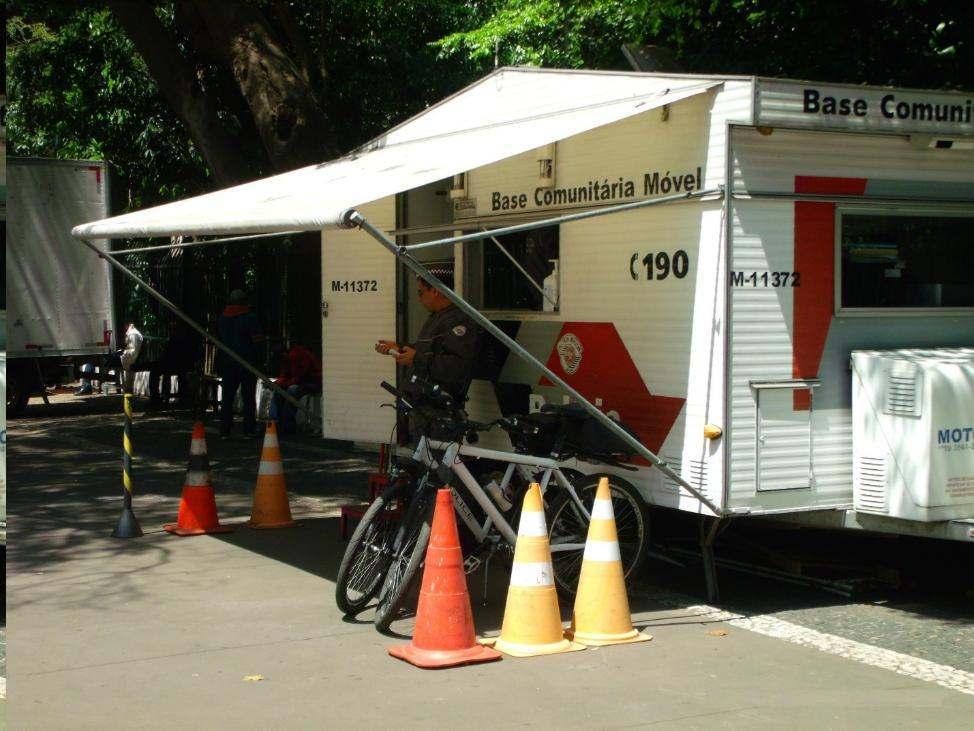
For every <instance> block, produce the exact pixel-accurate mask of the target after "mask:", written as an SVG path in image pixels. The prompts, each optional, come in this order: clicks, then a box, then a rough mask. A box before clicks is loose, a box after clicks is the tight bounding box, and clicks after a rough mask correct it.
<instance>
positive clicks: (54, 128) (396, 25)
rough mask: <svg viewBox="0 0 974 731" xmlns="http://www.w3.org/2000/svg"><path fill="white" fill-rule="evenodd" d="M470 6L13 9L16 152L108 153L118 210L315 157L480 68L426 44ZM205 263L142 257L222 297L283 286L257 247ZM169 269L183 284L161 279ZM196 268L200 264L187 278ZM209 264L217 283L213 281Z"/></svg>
mask: <svg viewBox="0 0 974 731" xmlns="http://www.w3.org/2000/svg"><path fill="white" fill-rule="evenodd" d="M467 12H468V11H467V10H466V9H465V8H464V7H463V6H459V7H458V6H456V5H455V4H454V3H452V2H446V1H440V2H420V1H419V0H410V1H407V2H398V3H387V2H382V1H381V0H359V1H358V2H350V1H347V0H346V1H342V0H338V1H337V2H333V3H321V2H313V1H312V0H292V1H288V0H221V2H212V1H208V0H178V1H177V2H168V3H162V2H159V3H151V2H145V3H141V2H140V3H135V2H124V1H123V0H104V1H103V2H83V3H78V4H51V3H38V2H30V1H29V0H14V1H13V2H12V3H10V14H11V16H12V17H11V20H10V23H8V28H7V38H8V51H7V60H8V66H9V68H10V74H11V89H10V97H11V104H10V115H9V116H10V119H9V128H8V132H9V146H10V151H11V154H19V155H41V156H51V157H61V158H66V157H74V158H82V157H91V158H99V159H106V160H108V161H109V162H110V165H111V173H112V181H113V190H114V191H115V193H116V196H115V201H114V205H113V210H115V211H116V212H121V211H123V210H126V209H132V208H142V207H146V206H149V205H153V204H156V203H161V202H164V201H167V200H171V199H173V198H176V197H183V196H186V195H192V194H196V193H200V192H205V191H206V190H210V189H213V188H218V187H225V186H227V185H231V184H234V183H237V182H241V181H244V180H248V179H252V178H256V177H260V176H263V175H268V174H272V173H276V172H282V171H285V170H289V169H292V168H295V167H299V166H303V165H308V164H313V163H318V162H321V161H323V160H326V159H329V158H332V157H336V156H338V155H339V154H341V153H343V152H345V151H348V150H350V149H352V148H354V147H356V146H357V145H359V144H361V143H362V142H364V141H366V140H367V139H370V138H371V137H373V136H375V135H376V134H378V133H380V132H381V131H383V130H385V129H386V128H388V127H389V126H391V125H393V124H395V123H397V122H399V121H401V120H402V119H404V118H406V117H408V116H410V115H411V114H413V113H415V112H418V111H420V110H421V109H422V108H423V107H424V106H426V105H428V104H429V103H431V102H433V101H437V100H439V99H440V98H442V97H443V96H446V95H447V94H449V93H452V92H453V91H455V90H456V89H457V88H459V87H460V86H463V85H464V84H465V83H467V82H468V81H469V80H470V79H471V78H472V77H473V76H475V75H476V74H477V67H476V64H473V63H469V62H466V61H464V60H462V59H460V60H458V59H441V58H439V57H438V49H436V48H434V47H432V46H431V45H430V42H431V41H433V40H436V39H438V38H440V37H442V36H443V35H444V34H445V33H447V32H448V31H449V30H452V29H454V28H455V27H457V26H458V25H459V24H460V23H461V21H462V20H463V19H464V18H465V17H466V14H467ZM297 248H303V250H304V252H305V253H304V254H302V256H306V257H308V258H309V260H307V261H306V262H304V263H302V264H301V265H300V268H301V269H316V268H317V261H316V259H315V261H311V260H310V259H311V258H314V257H315V256H316V255H315V253H314V252H315V251H316V246H315V245H314V243H313V242H308V243H306V244H304V245H299V246H298V247H297ZM291 251H292V252H293V248H292V250H291ZM202 257H203V254H202V253H201V252H188V255H187V256H186V257H183V258H181V259H178V261H177V258H178V257H176V256H172V257H169V259H168V260H167V261H162V262H160V261H159V257H158V255H157V256H155V257H153V258H151V259H145V260H142V261H137V262H136V263H137V264H138V265H139V266H140V267H141V268H140V272H141V273H143V274H146V275H147V276H150V275H152V274H153V272H157V273H158V278H159V279H158V281H162V280H163V279H165V280H166V281H170V282H171V283H172V286H174V287H180V288H183V285H182V283H183V282H185V281H187V280H192V281H200V280H201V279H202V277H203V276H204V275H205V277H206V278H207V279H206V281H207V282H209V283H210V284H211V286H214V287H216V288H217V289H223V290H225V289H226V288H227V287H230V286H241V285H244V284H247V283H253V282H256V281H263V280H266V281H270V280H272V279H275V278H277V280H276V282H275V284H276V287H277V289H278V290H279V291H280V290H281V289H282V288H284V287H285V286H286V285H285V280H282V279H280V278H279V275H280V273H281V271H282V269H281V267H280V266H279V262H277V261H274V260H273V255H271V254H268V253H267V249H266V247H244V248H242V249H234V250H233V251H232V252H227V251H218V250H214V249H211V250H209V251H207V252H206V255H205V257H206V258H205V259H203V258H202ZM288 257H292V254H288ZM176 264H178V267H177V269H178V271H179V272H180V274H179V275H178V276H172V274H171V273H170V274H165V272H171V270H172V267H173V266H175V265H176ZM163 265H165V266H163ZM170 265H172V266H170ZM193 267H196V268H197V269H198V268H205V269H206V270H207V271H205V272H203V273H199V272H197V274H198V276H197V277H196V278H194V277H192V276H190V274H191V273H192V272H191V271H190V270H191V269H192V268H193ZM219 268H224V269H225V270H226V272H225V276H224V277H223V279H222V280H221V281H214V279H213V277H212V270H213V269H219ZM284 271H286V267H285V268H284ZM151 278H152V276H150V279H151ZM153 281H157V280H153ZM183 289H184V290H185V291H188V292H193V291H194V288H193V287H185V288H183ZM296 289H298V290H299V292H298V294H299V295H300V297H301V299H300V301H297V302H292V303H290V306H291V308H292V310H293V311H294V312H304V313H311V314H316V313H317V312H318V296H317V294H316V293H315V292H314V290H313V289H311V288H307V287H303V288H296ZM224 294H225V292H217V293H213V294H212V297H214V298H216V299H217V300H219V298H221V297H222V296H223V295H224ZM297 296H298V295H295V297H297ZM138 299H140V298H138V297H135V296H133V297H130V298H129V301H130V306H132V307H135V306H136V305H137V304H138V303H137V300H138ZM280 299H281V298H280V297H277V298H273V299H272V300H271V301H270V302H268V309H272V307H273V308H280ZM198 307H199V308H201V309H203V310H205V309H207V308H212V302H210V303H201V304H199V305H198ZM292 314H293V313H292ZM146 317H148V315H146V314H143V315H142V316H141V317H140V321H144V319H145V318H146ZM280 317H281V318H282V320H283V321H286V320H287V319H288V316H287V313H284V312H281V313H280ZM309 317H310V315H309ZM282 327H283V326H282ZM303 329H304V330H306V331H309V332H310V331H313V330H314V329H315V328H312V327H310V326H308V327H305V328H303Z"/></svg>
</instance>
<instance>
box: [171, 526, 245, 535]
mask: <svg viewBox="0 0 974 731" xmlns="http://www.w3.org/2000/svg"><path fill="white" fill-rule="evenodd" d="M162 529H163V530H164V531H166V533H172V534H174V535H177V536H202V535H206V534H207V533H231V532H232V531H233V528H231V527H230V526H228V525H216V526H214V527H212V528H181V527H180V526H179V524H178V523H166V524H165V525H164V526H162Z"/></svg>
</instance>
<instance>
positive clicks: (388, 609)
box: [373, 485, 436, 632]
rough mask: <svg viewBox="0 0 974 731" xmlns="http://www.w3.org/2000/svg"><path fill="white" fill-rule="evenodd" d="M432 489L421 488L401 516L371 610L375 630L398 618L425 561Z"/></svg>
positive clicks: (383, 627)
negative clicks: (373, 613)
mask: <svg viewBox="0 0 974 731" xmlns="http://www.w3.org/2000/svg"><path fill="white" fill-rule="evenodd" d="M435 504H436V490H432V489H428V488H426V487H425V485H424V486H423V487H421V488H420V489H418V490H417V492H416V495H415V497H414V499H413V501H412V504H411V505H410V506H409V509H408V510H407V511H406V515H405V516H404V517H403V521H402V526H401V528H400V530H399V531H398V532H397V534H396V539H395V541H394V543H393V549H392V558H391V560H390V562H389V567H388V570H387V571H386V575H385V579H384V580H383V582H382V588H381V589H379V600H378V602H377V603H376V607H375V618H374V620H373V621H374V623H375V628H376V629H377V630H379V631H380V632H385V631H386V630H387V629H389V626H390V625H391V624H392V622H393V621H394V620H395V619H396V617H397V616H398V615H399V612H400V610H401V609H402V608H403V606H404V605H405V603H406V599H407V597H408V596H409V592H410V591H411V590H412V588H413V587H414V586H415V584H416V580H417V579H418V578H419V574H420V571H419V570H420V567H422V565H423V562H424V560H425V559H426V547H427V546H428V545H429V539H430V528H431V524H432V520H433V507H434V506H435Z"/></svg>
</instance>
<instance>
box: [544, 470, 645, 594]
mask: <svg viewBox="0 0 974 731" xmlns="http://www.w3.org/2000/svg"><path fill="white" fill-rule="evenodd" d="M599 479H600V478H599V477H598V476H595V477H586V478H583V479H582V480H581V481H580V484H577V485H575V491H576V492H577V493H578V497H579V498H581V501H582V504H584V505H585V509H586V510H588V511H589V512H591V510H592V503H593V502H594V500H595V491H596V488H597V487H598V486H599ZM609 488H610V490H611V493H612V510H613V512H614V513H615V520H616V532H617V533H618V535H619V553H620V555H621V558H622V569H623V572H624V574H625V577H626V580H627V581H628V580H629V578H630V577H632V576H634V575H635V573H636V571H637V570H638V569H639V566H640V564H641V563H642V561H643V558H645V556H646V549H647V547H648V546H649V515H648V513H647V511H646V504H645V502H644V501H643V498H642V496H641V495H640V494H639V491H638V490H636V488H635V487H633V486H632V485H630V484H629V483H628V482H626V481H625V480H623V479H621V478H619V477H616V476H615V475H609ZM548 532H549V535H550V541H551V548H552V552H551V557H552V568H553V569H554V572H555V583H556V584H557V585H558V587H559V588H560V589H561V590H563V591H565V592H567V593H569V594H574V593H575V589H576V587H577V586H578V575H579V573H580V572H581V570H582V553H583V551H582V550H581V546H584V544H585V539H586V537H587V535H588V520H587V519H586V518H585V517H584V516H583V515H582V514H581V513H580V511H579V510H578V507H577V506H576V505H575V501H574V500H572V498H571V495H569V494H568V493H567V492H565V491H562V493H561V494H560V495H558V497H557V498H556V499H555V500H554V502H553V504H552V506H551V509H550V520H549V521H548ZM565 544H574V545H579V549H575V550H566V551H559V550H558V546H559V545H565Z"/></svg>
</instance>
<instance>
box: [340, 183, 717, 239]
mask: <svg viewBox="0 0 974 731" xmlns="http://www.w3.org/2000/svg"><path fill="white" fill-rule="evenodd" d="M719 193H723V187H722V186H721V187H717V188H711V189H710V190H691V191H688V192H686V193H680V194H679V195H667V196H663V197H662V198H649V199H647V200H641V201H633V202H632V203H620V204H619V205H617V206H605V207H604V208H595V209H593V210H590V211H582V212H581V213H569V214H566V215H564V216H558V217H557V218H546V219H544V220H543V221H531V222H530V223H519V224H516V225H514V226H505V227H503V228H495V229H492V230H491V233H492V234H493V235H494V236H507V234H516V233H520V232H521V231H532V230H534V229H536V228H544V227H545V226H554V225H556V224H562V223H569V222H571V221H581V220H584V219H586V218H595V217H597V216H607V215H609V214H610V213H618V212H619V211H631V210H635V209H637V208H648V207H649V206H658V205H661V204H663V203H676V202H679V201H687V200H693V199H695V198H705V197H706V196H708V195H717V194H719ZM348 215H349V212H348V211H346V212H345V214H344V216H343V217H342V220H345V219H346V217H347V216H348ZM342 220H340V221H339V225H342ZM482 238H484V235H483V234H482V233H480V232H479V231H478V232H477V233H472V234H464V235H463V236H454V237H452V238H446V239H437V240H436V241H424V242H423V243H421V244H410V245H409V246H403V247H402V248H403V249H404V250H406V251H419V250H420V249H429V248H432V247H433V246H443V245H444V244H462V243H464V242H465V241H477V240H479V239H482Z"/></svg>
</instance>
